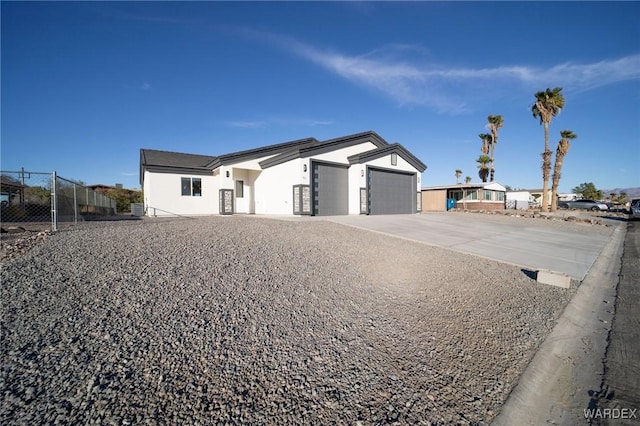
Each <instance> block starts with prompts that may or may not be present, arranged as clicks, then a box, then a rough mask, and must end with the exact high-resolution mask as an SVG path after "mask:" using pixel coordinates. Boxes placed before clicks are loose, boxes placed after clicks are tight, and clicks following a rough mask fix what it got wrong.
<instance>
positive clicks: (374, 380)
mask: <svg viewBox="0 0 640 426" xmlns="http://www.w3.org/2000/svg"><path fill="white" fill-rule="evenodd" d="M0 278H1V282H2V320H1V321H2V322H1V324H2V342H3V349H2V351H3V353H2V376H1V380H2V388H3V396H2V398H3V401H2V407H1V409H0V410H1V411H0V423H1V424H3V425H12V424H44V423H51V424H55V423H71V422H76V423H82V424H100V423H101V424H278V425H281V424H367V425H368V424H387V423H390V424H393V423H396V424H448V423H462V424H487V423H488V422H490V421H491V419H492V418H493V417H494V416H495V415H496V414H497V412H498V411H499V410H500V407H501V405H502V403H503V402H504V401H505V399H506V397H507V395H508V393H509V391H510V390H511V388H512V387H513V386H514V385H515V381H516V380H517V378H518V375H519V374H520V373H521V372H522V371H523V369H524V368H525V367H526V365H527V363H528V361H529V360H530V359H531V357H532V356H533V354H534V353H535V351H536V348H537V347H538V345H539V344H540V343H541V342H542V340H543V339H544V338H545V336H546V335H547V334H548V333H549V331H550V330H551V328H552V327H553V326H554V324H555V320H556V319H557V318H558V316H559V315H560V313H561V312H562V309H563V308H564V306H565V305H566V304H567V302H568V301H569V299H570V298H571V296H572V295H573V293H574V292H575V288H572V289H561V288H557V287H552V286H545V285H540V284H537V283H536V282H535V280H533V279H532V278H530V277H529V276H528V275H527V274H526V273H524V272H523V271H522V270H521V269H520V268H518V267H516V266H512V265H507V264H501V263H498V262H494V261H490V260H487V259H483V258H478V257H475V256H471V255H467V254H461V253H456V252H453V251H448V250H446V249H441V248H436V247H429V246H425V245H423V244H419V243H414V242H411V241H406V240H401V239H396V238H391V237H388V236H384V235H380V234H376V233H372V232H368V231H363V230H359V229H355V228H350V227H345V226H342V225H339V224H335V223H330V222H324V221H307V222H285V221H278V220H270V219H264V218H259V217H250V216H247V217H241V216H232V217H209V218H201V219H193V220H188V219H145V220H141V221H123V222H107V223H95V222H94V223H85V224H81V225H78V226H76V227H74V228H72V229H70V230H66V231H64V232H60V233H57V234H55V235H52V236H51V237H49V238H48V239H47V240H46V241H45V242H43V243H41V244H39V245H37V246H36V247H34V248H33V249H31V250H30V251H29V252H28V253H26V254H24V255H22V256H20V257H18V258H16V259H12V260H7V261H5V263H4V264H3V265H2V270H1V276H0ZM573 287H575V283H574V286H573Z"/></svg>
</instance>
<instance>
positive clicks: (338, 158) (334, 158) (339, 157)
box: [313, 142, 376, 164]
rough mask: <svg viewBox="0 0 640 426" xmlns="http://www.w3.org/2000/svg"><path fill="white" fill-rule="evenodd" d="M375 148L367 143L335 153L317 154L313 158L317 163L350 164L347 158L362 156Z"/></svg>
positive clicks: (337, 150) (338, 150)
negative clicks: (356, 155) (362, 153)
mask: <svg viewBox="0 0 640 426" xmlns="http://www.w3.org/2000/svg"><path fill="white" fill-rule="evenodd" d="M375 148H376V146H375V145H374V144H373V143H371V142H365V143H361V144H358V145H354V146H349V147H346V148H342V149H336V150H335V151H331V152H325V153H323V154H317V155H314V156H313V159H314V160H317V161H329V162H333V163H342V164H349V162H348V161H347V157H350V156H352V155H355V154H360V153H361V152H365V151H371V150H372V149H375Z"/></svg>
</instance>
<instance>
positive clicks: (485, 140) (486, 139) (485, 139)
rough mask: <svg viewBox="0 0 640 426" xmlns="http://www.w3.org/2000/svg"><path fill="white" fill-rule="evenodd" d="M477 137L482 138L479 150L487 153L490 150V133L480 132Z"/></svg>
mask: <svg viewBox="0 0 640 426" xmlns="http://www.w3.org/2000/svg"><path fill="white" fill-rule="evenodd" d="M478 137H479V138H480V140H482V146H481V147H480V152H482V153H483V154H484V155H489V152H490V149H489V147H490V146H491V134H490V133H480V134H479V135H478Z"/></svg>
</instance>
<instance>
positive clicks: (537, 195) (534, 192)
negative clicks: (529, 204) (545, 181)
mask: <svg viewBox="0 0 640 426" xmlns="http://www.w3.org/2000/svg"><path fill="white" fill-rule="evenodd" d="M526 191H529V193H530V194H531V196H532V197H533V200H534V202H535V203H536V205H538V206H541V205H542V189H528V190H526ZM551 194H552V192H551V188H549V193H548V196H547V200H548V203H547V204H548V205H549V206H550V205H551Z"/></svg>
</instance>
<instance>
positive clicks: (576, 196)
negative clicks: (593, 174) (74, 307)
mask: <svg viewBox="0 0 640 426" xmlns="http://www.w3.org/2000/svg"><path fill="white" fill-rule="evenodd" d="M582 198H583V197H582V194H574V193H571V194H558V201H575V200H581V199H582Z"/></svg>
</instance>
